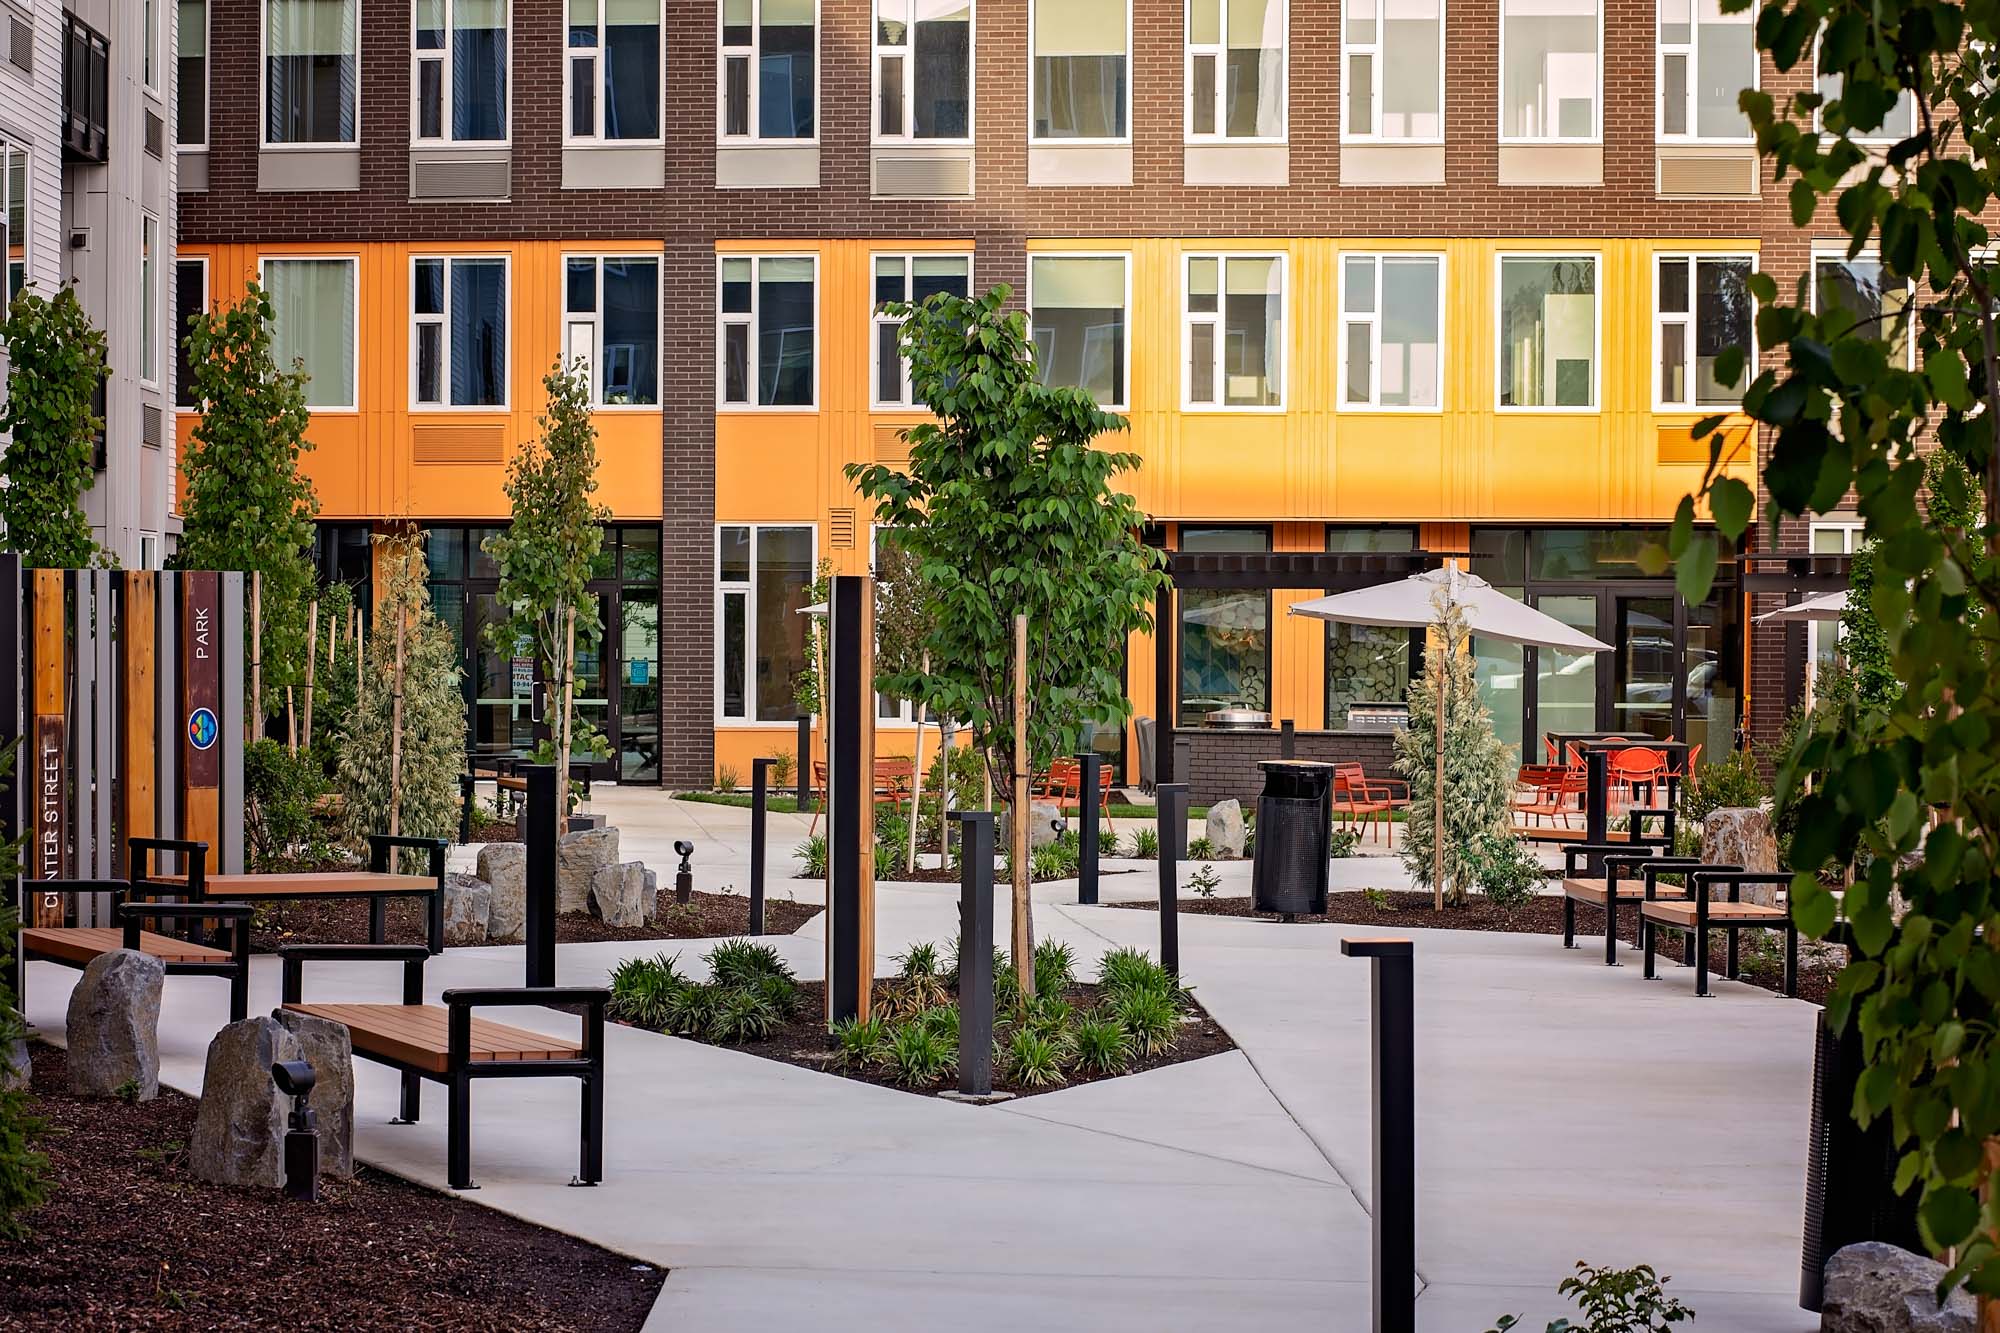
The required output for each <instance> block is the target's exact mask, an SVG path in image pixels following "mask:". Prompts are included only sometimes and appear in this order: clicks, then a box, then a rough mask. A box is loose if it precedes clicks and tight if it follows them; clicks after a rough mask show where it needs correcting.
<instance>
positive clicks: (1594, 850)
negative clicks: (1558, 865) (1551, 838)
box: [1562, 842, 1633, 875]
mask: <svg viewBox="0 0 2000 1333" xmlns="http://www.w3.org/2000/svg"><path fill="white" fill-rule="evenodd" d="M1562 854H1563V869H1564V870H1565V871H1566V872H1568V873H1569V874H1572V875H1573V874H1575V873H1576V862H1577V858H1578V857H1586V856H1630V855H1632V854H1633V853H1632V844H1631V843H1629V842H1571V843H1564V844H1563V849H1562Z"/></svg>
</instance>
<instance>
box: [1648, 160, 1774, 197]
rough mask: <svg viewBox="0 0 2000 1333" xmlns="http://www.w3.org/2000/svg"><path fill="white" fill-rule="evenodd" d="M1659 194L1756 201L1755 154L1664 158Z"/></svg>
mask: <svg viewBox="0 0 2000 1333" xmlns="http://www.w3.org/2000/svg"><path fill="white" fill-rule="evenodd" d="M1660 193H1661V194H1663V195H1696V196H1702V197H1715V196H1722V197H1725V198H1731V199H1754V198H1756V197H1757V157H1756V155H1755V154H1754V153H1742V154H1736V153H1732V154H1729V155H1727V156H1721V155H1718V156H1714V157H1662V158H1661V159H1660Z"/></svg>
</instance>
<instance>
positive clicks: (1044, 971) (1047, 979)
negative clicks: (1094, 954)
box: [1035, 939, 1076, 997]
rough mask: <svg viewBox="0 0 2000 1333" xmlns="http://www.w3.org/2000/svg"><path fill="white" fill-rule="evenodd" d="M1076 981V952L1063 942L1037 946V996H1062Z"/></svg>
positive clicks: (1055, 941)
mask: <svg viewBox="0 0 2000 1333" xmlns="http://www.w3.org/2000/svg"><path fill="white" fill-rule="evenodd" d="M1075 980H1076V950H1075V949H1073V948H1071V947H1070V946H1069V945H1068V944H1066V943H1064V942H1063V941H1061V940H1050V939H1045V940H1043V941H1042V942H1041V943H1040V944H1037V945H1036V946H1035V994H1036V995H1037V996H1038V997H1040V996H1049V995H1061V994H1062V993H1063V992H1064V991H1066V990H1068V989H1069V987H1070V985H1071V984H1072V983H1073V982H1075Z"/></svg>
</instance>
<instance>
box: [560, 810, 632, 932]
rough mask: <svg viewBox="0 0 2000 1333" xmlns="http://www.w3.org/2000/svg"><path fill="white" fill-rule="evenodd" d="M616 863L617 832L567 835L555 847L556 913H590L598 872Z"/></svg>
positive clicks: (590, 832)
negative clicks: (592, 887)
mask: <svg viewBox="0 0 2000 1333" xmlns="http://www.w3.org/2000/svg"><path fill="white" fill-rule="evenodd" d="M617 864H618V830H617V829H615V828H599V829H586V830H585V831H584V832H582V833H566V834H564V835H563V837H562V841H561V842H560V843H558V844H557V846H556V911H558V912H587V911H589V910H590V886H591V882H592V881H593V880H594V879H595V878H596V877H597V872H598V871H599V870H601V869H603V868H604V867H605V866H610V865H617Z"/></svg>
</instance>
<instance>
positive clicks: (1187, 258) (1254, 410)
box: [1125, 250, 1292, 416]
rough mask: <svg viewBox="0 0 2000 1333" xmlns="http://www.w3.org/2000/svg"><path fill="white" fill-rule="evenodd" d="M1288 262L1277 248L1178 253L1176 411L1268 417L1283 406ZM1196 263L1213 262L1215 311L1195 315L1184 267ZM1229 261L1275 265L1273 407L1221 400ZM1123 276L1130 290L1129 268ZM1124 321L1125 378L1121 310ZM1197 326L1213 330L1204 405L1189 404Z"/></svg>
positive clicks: (1128, 367)
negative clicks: (1275, 390)
mask: <svg viewBox="0 0 2000 1333" xmlns="http://www.w3.org/2000/svg"><path fill="white" fill-rule="evenodd" d="M1290 258H1291V257H1290V256H1289V255H1287V254H1286V253H1285V252H1284V251H1282V250H1184V251H1182V252H1181V255H1180V266H1181V282H1180V288H1181V373H1180V382H1181V411H1183V412H1199V413H1202V414H1203V415H1212V414H1216V413H1224V414H1235V413H1248V414H1252V415H1258V416H1268V415H1271V414H1272V413H1282V412H1283V411H1284V410H1285V409H1286V407H1287V406H1289V400H1288V398H1287V395H1288V393H1289V392H1290V389H1291V385H1290V383H1289V381H1290V379H1291V362H1292V357H1291V351H1292V347H1291V343H1292V321H1291V319H1290V314H1291V308H1292V273H1291V265H1290V263H1289V262H1288V261H1289V259H1290ZM1197 259H1213V260H1214V261H1215V262H1216V270H1215V281H1216V296H1215V307H1216V308H1215V311H1214V313H1212V314H1211V313H1209V312H1207V311H1202V312H1200V313H1196V312H1195V311H1192V310H1190V309H1188V302H1189V300H1190V299H1191V298H1192V295H1193V287H1192V284H1191V282H1190V280H1189V276H1188V269H1189V268H1190V267H1191V266H1192V265H1193V263H1194V261H1195V260H1197ZM1232 259H1275V260H1276V261H1277V262H1278V309H1279V310H1280V311H1281V312H1283V313H1282V323H1281V325H1280V329H1279V336H1280V340H1281V341H1280V345H1279V348H1278V401H1277V402H1275V403H1226V402H1224V401H1223V393H1222V384H1223V379H1224V374H1223V360H1224V357H1223V320H1224V318H1225V316H1226V314H1227V311H1226V310H1225V307H1226V306H1227V304H1228V300H1229V268H1228V264H1229V261H1230V260H1232ZM1126 276H1127V283H1126V288H1127V290H1128V291H1129V290H1130V287H1131V283H1130V276H1131V273H1130V270H1129V269H1128V270H1127V271H1126ZM1125 319H1126V325H1127V329H1128V334H1127V337H1126V340H1125V342H1126V348H1127V354H1126V358H1125V373H1126V375H1127V376H1128V377H1129V376H1130V374H1131V373H1132V358H1131V354H1130V348H1131V341H1132V340H1131V337H1130V334H1129V328H1130V325H1131V319H1132V313H1131V311H1130V309H1129V308H1128V309H1127V310H1126V312H1125ZM1197 324H1207V325H1211V326H1213V328H1214V329H1215V342H1214V347H1215V365H1214V370H1213V373H1214V377H1215V382H1214V383H1213V384H1212V385H1210V386H1209V387H1210V390H1211V392H1212V394H1213V397H1212V398H1211V400H1210V401H1208V402H1206V403H1198V402H1196V401H1195V400H1194V382H1193V374H1194V368H1193V366H1192V365H1191V364H1190V363H1191V361H1192V360H1193V356H1194V330H1195V326H1196V325H1197Z"/></svg>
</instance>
